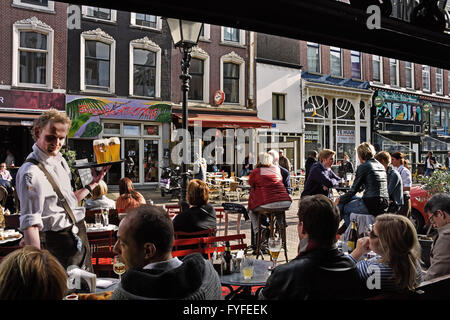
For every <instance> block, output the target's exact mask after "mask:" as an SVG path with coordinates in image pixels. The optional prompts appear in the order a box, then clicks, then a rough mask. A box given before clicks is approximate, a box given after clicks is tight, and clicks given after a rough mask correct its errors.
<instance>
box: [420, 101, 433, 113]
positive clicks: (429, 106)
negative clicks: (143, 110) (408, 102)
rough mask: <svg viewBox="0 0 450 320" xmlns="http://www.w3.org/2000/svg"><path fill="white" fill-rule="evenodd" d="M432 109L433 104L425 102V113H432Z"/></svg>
mask: <svg viewBox="0 0 450 320" xmlns="http://www.w3.org/2000/svg"><path fill="white" fill-rule="evenodd" d="M431 107H432V104H431V102H425V103H424V104H423V107H422V108H423V111H424V112H430V110H431Z"/></svg>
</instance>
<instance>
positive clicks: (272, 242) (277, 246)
mask: <svg viewBox="0 0 450 320" xmlns="http://www.w3.org/2000/svg"><path fill="white" fill-rule="evenodd" d="M268 244H269V252H270V256H271V257H272V262H273V265H272V266H270V267H269V270H273V269H275V267H276V265H277V259H278V255H279V254H280V251H281V239H280V238H270V239H269V243H268Z"/></svg>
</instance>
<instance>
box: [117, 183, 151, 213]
mask: <svg viewBox="0 0 450 320" xmlns="http://www.w3.org/2000/svg"><path fill="white" fill-rule="evenodd" d="M119 194H120V196H119V198H117V200H116V209H117V212H119V213H123V212H127V211H129V210H131V209H134V208H137V207H139V206H140V205H142V204H146V201H145V198H144V196H143V195H142V194H141V193H139V192H137V191H136V190H134V186H133V182H132V181H131V180H130V178H127V177H125V178H122V179H120V181H119Z"/></svg>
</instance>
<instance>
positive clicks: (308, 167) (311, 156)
mask: <svg viewBox="0 0 450 320" xmlns="http://www.w3.org/2000/svg"><path fill="white" fill-rule="evenodd" d="M317 156H318V153H317V151H316V150H313V151H311V152H310V153H309V157H308V159H306V163H305V181H306V179H308V175H309V171H310V170H311V167H312V165H313V164H314V163H316V162H317Z"/></svg>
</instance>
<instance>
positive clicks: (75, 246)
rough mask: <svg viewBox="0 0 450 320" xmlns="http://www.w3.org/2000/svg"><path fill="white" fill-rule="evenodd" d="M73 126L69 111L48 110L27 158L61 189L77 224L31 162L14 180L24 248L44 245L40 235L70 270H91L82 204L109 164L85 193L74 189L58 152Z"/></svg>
mask: <svg viewBox="0 0 450 320" xmlns="http://www.w3.org/2000/svg"><path fill="white" fill-rule="evenodd" d="M70 125H71V120H70V119H69V118H68V117H67V115H66V114H65V113H61V112H59V111H57V110H56V109H50V110H48V111H46V112H44V113H43V114H42V115H41V116H40V117H39V118H38V119H37V120H36V121H35V124H34V127H33V137H34V139H35V141H36V143H35V144H34V145H33V152H32V153H30V154H29V155H28V157H27V160H28V159H34V160H37V161H38V162H40V163H41V164H42V165H43V167H44V168H45V169H46V170H47V171H48V173H49V174H50V176H51V178H53V180H54V181H55V183H56V185H57V186H58V187H59V189H60V191H61V193H62V196H63V197H64V198H65V201H66V202H67V204H68V206H69V207H70V209H71V211H72V212H73V216H74V218H75V221H76V223H75V225H74V223H73V222H72V219H71V217H70V216H69V214H68V212H67V211H66V210H65V208H64V205H63V204H62V201H60V200H59V197H58V195H57V193H56V192H55V189H54V188H53V186H52V184H51V183H50V180H51V179H50V180H49V179H48V178H47V176H46V175H45V173H44V172H43V171H42V170H41V169H40V168H39V167H38V166H37V165H36V164H33V163H31V162H25V163H24V164H23V165H22V166H21V167H20V169H19V171H18V173H17V178H16V185H17V193H18V196H19V200H20V229H21V230H22V231H23V233H24V238H23V240H22V241H21V244H22V245H33V246H35V247H37V248H40V247H41V239H40V236H39V231H42V232H43V234H44V235H45V249H47V250H49V251H50V252H51V253H52V254H53V255H54V256H55V257H56V258H57V259H58V260H59V262H60V263H61V264H62V265H63V267H65V268H66V269H67V267H69V266H71V265H75V266H78V267H80V268H82V269H86V270H88V271H92V264H91V254H90V250H89V243H88V239H87V235H86V227H85V223H84V217H85V209H84V208H83V207H80V206H79V205H78V203H79V202H80V201H81V200H82V199H84V198H85V197H86V196H87V195H88V194H89V193H91V192H92V189H94V188H95V187H96V186H97V185H98V183H99V181H100V180H102V179H103V177H104V176H105V174H106V172H107V171H108V169H109V167H110V166H107V167H103V169H102V171H100V172H97V171H95V170H93V173H92V174H93V180H92V181H91V183H89V184H88V185H86V187H84V188H83V189H80V190H77V191H75V192H74V191H73V190H72V187H71V173H70V168H69V166H68V165H67V162H66V160H65V159H64V158H63V157H62V155H61V153H60V152H59V151H60V149H61V147H62V146H63V144H64V140H65V138H66V136H67V133H68V131H69V128H70Z"/></svg>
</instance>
